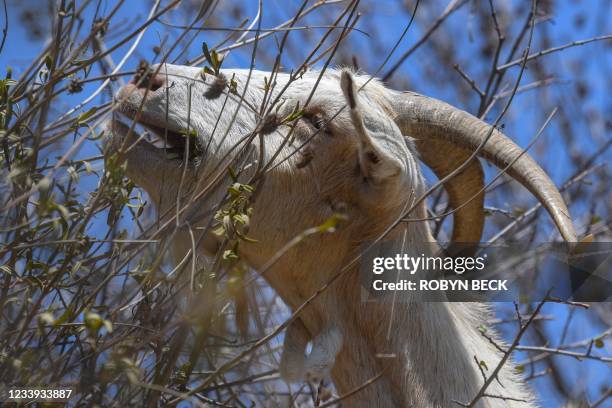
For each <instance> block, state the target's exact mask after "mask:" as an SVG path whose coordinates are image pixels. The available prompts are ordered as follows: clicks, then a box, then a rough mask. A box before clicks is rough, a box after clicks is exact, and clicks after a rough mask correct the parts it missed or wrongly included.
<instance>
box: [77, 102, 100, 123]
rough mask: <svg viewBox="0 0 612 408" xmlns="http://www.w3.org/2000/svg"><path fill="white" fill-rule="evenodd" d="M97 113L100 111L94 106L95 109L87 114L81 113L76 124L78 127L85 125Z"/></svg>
mask: <svg viewBox="0 0 612 408" xmlns="http://www.w3.org/2000/svg"><path fill="white" fill-rule="evenodd" d="M97 111H98V108H97V107H95V106H94V107H93V108H91V109H89V110H88V111H87V112H83V113H81V114H80V115H79V116H77V118H76V121H75V123H76V124H77V125H81V124H83V123H85V121H86V120H87V119H89V118H90V117H92V116H93V115H94V114H95V113H96V112H97Z"/></svg>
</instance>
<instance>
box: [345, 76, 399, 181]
mask: <svg viewBox="0 0 612 408" xmlns="http://www.w3.org/2000/svg"><path fill="white" fill-rule="evenodd" d="M340 87H341V88H342V93H343V94H344V98H345V99H346V103H347V105H348V108H349V109H350V115H351V120H352V122H353V126H354V127H355V130H356V133H357V149H358V156H359V168H360V170H361V174H362V176H363V178H364V179H365V180H367V181H370V182H372V183H373V184H379V183H382V182H386V181H389V180H390V179H393V178H397V177H398V176H399V175H400V173H401V164H400V163H398V161H397V159H396V158H394V157H392V156H390V155H389V154H388V153H386V152H385V150H384V149H381V148H380V147H379V146H377V143H376V142H375V140H374V139H373V138H372V137H371V135H370V133H369V132H368V130H367V129H366V128H365V126H364V124H363V116H362V113H361V111H362V107H361V104H360V103H359V95H358V93H357V89H356V88H355V83H354V81H353V76H352V75H351V73H350V72H349V71H347V70H344V71H342V74H341V76H340Z"/></svg>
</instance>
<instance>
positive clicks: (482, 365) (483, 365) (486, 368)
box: [478, 360, 489, 371]
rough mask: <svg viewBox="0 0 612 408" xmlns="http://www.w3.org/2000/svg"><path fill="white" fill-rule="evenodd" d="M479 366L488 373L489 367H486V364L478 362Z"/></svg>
mask: <svg viewBox="0 0 612 408" xmlns="http://www.w3.org/2000/svg"><path fill="white" fill-rule="evenodd" d="M478 364H480V366H481V367H483V368H484V369H485V370H487V371H489V367H488V366H487V363H485V361H484V360H480V363H478Z"/></svg>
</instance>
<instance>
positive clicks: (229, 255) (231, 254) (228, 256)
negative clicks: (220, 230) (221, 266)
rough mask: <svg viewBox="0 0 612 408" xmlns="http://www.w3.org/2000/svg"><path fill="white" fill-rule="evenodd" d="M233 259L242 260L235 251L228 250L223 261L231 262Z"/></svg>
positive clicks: (224, 252) (224, 253)
mask: <svg viewBox="0 0 612 408" xmlns="http://www.w3.org/2000/svg"><path fill="white" fill-rule="evenodd" d="M231 259H240V257H239V256H238V254H237V253H236V251H234V250H233V249H226V250H225V251H223V260H224V261H229V260H231Z"/></svg>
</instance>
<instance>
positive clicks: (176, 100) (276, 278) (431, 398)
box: [109, 65, 575, 408]
mask: <svg viewBox="0 0 612 408" xmlns="http://www.w3.org/2000/svg"><path fill="white" fill-rule="evenodd" d="M152 70H154V71H155V70H157V71H158V74H157V75H156V76H154V77H152V78H140V82H142V84H141V85H140V86H139V85H138V82H139V81H138V79H137V81H136V83H130V84H128V85H127V86H125V87H124V88H123V89H122V90H121V91H120V93H119V95H118V104H119V105H118V107H119V111H120V112H122V113H123V114H125V115H126V116H128V117H129V118H131V119H135V120H137V121H138V122H139V123H140V124H143V125H144V126H146V127H148V128H149V129H150V130H152V131H153V132H154V133H156V134H157V136H158V138H160V139H165V140H167V141H169V142H170V143H171V144H173V148H172V151H173V152H177V153H179V156H178V157H176V155H172V154H169V153H168V152H167V151H164V149H161V148H158V147H157V146H155V145H154V144H152V143H148V142H146V141H145V140H144V139H140V140H139V142H138V143H134V142H135V141H136V137H134V136H133V135H132V134H131V133H130V132H128V126H127V125H125V124H123V123H121V122H120V121H119V120H115V121H114V122H113V126H112V129H113V137H112V139H110V140H109V146H110V150H109V152H115V151H119V152H120V153H121V154H122V155H123V156H124V157H125V158H126V159H127V174H128V176H129V177H130V178H131V179H132V180H133V181H134V182H135V183H136V184H137V185H139V186H140V187H142V188H143V189H144V190H146V191H147V193H148V194H149V195H150V196H151V197H152V199H153V200H154V202H155V203H156V206H157V209H158V211H159V212H160V213H161V214H166V213H170V215H171V216H174V215H176V214H177V210H176V205H177V204H178V205H179V207H181V208H182V207H186V208H187V209H186V210H185V211H180V210H179V211H178V213H179V215H180V221H181V225H185V224H186V223H189V225H191V226H192V227H194V226H201V227H205V226H207V225H209V222H210V219H211V217H212V214H213V213H214V208H215V204H216V203H218V202H219V201H220V200H221V199H222V198H223V196H224V195H225V194H226V188H227V187H226V186H223V185H222V183H217V181H218V180H219V179H221V178H223V177H226V174H227V171H226V168H227V166H228V165H232V166H234V167H237V168H239V167H241V166H242V165H243V164H244V163H245V162H249V163H253V164H254V165H251V166H242V167H243V168H244V170H243V172H242V174H241V179H245V180H248V179H250V177H252V176H254V175H255V173H258V175H259V174H261V172H260V170H262V169H265V170H266V171H265V177H264V178H263V179H262V180H263V181H262V182H261V183H259V184H258V187H257V192H256V195H255V199H254V202H253V203H252V205H253V213H252V218H251V222H250V229H249V236H251V237H253V238H255V239H256V240H257V243H246V242H244V243H241V244H240V246H239V252H240V256H241V257H242V258H243V259H244V260H246V261H247V262H248V264H249V265H250V266H251V267H253V268H254V269H255V270H258V269H261V268H262V266H264V265H268V261H269V260H270V259H271V258H272V257H273V256H274V255H275V254H276V253H277V252H278V251H279V249H281V248H283V246H284V245H285V244H286V243H287V242H288V241H290V240H291V239H292V238H294V237H296V236H297V235H298V234H300V233H301V232H302V231H304V230H306V229H307V228H310V227H313V226H316V225H320V224H321V223H322V222H324V221H325V220H327V219H329V217H330V216H332V215H333V214H335V213H336V212H337V211H338V208H339V207H341V208H342V209H343V212H344V213H345V214H346V216H347V221H346V222H344V223H343V224H342V225H341V226H340V228H338V230H337V231H336V232H335V233H333V234H325V235H316V236H311V237H309V238H306V239H305V240H304V241H302V242H300V243H299V244H298V245H296V246H294V247H292V248H291V249H289V250H288V251H287V252H286V253H284V254H283V256H281V257H280V258H279V259H278V260H277V261H276V262H275V263H273V264H272V265H271V266H270V267H269V269H268V270H267V271H266V272H265V275H264V277H265V279H266V280H267V281H268V282H269V284H270V285H271V286H272V287H273V288H274V289H275V290H276V291H277V292H278V294H279V295H280V296H281V297H282V299H283V300H284V301H285V302H286V303H287V304H288V305H289V306H290V307H291V308H292V309H294V310H295V309H296V308H297V307H299V306H300V305H302V304H303V303H304V301H306V300H307V299H308V298H309V297H311V296H312V295H313V294H314V293H315V292H316V291H317V290H318V289H319V288H321V286H322V285H323V284H325V283H326V282H328V281H329V279H330V278H331V277H332V276H334V275H335V274H337V273H338V272H339V271H340V270H342V269H343V267H344V266H345V265H346V264H347V263H349V261H350V260H352V259H354V258H355V256H357V255H358V254H359V250H360V245H361V244H363V243H365V242H369V241H371V240H375V239H377V238H378V237H380V236H381V235H383V233H384V232H386V230H387V229H388V227H389V226H391V225H392V224H393V223H394V222H395V221H396V220H397V219H398V218H400V217H402V216H404V215H405V214H404V212H405V211H406V209H407V208H410V206H411V205H413V204H414V203H415V200H416V199H417V198H419V197H420V196H421V195H422V194H423V193H424V192H425V186H424V182H423V178H422V175H421V171H420V169H419V165H418V159H419V158H420V159H421V160H422V161H423V162H424V163H425V164H426V165H427V166H429V167H430V168H431V169H432V170H433V171H434V172H435V173H436V175H437V176H438V177H440V178H442V177H445V176H447V175H449V174H450V173H451V172H452V171H453V170H455V169H456V168H457V167H458V166H459V165H461V164H462V163H463V162H465V161H466V159H467V158H469V157H470V155H471V154H472V152H474V151H475V150H476V148H477V147H478V146H479V145H481V143H482V142H483V141H484V140H485V139H487V137H488V139H487V142H486V143H484V145H483V146H482V148H481V150H480V151H479V153H478V155H479V156H481V157H484V158H485V159H487V160H488V161H490V162H492V163H494V164H495V165H497V166H498V167H500V168H505V167H507V166H508V165H509V164H511V163H512V165H511V166H510V167H509V168H508V169H507V173H508V174H509V175H510V176H512V177H513V178H515V179H516V180H518V181H519V182H520V183H521V184H522V185H524V186H525V187H526V188H528V189H529V191H531V192H532V193H533V194H534V195H535V196H536V197H537V198H538V199H539V200H540V202H542V204H543V205H544V207H545V208H546V209H547V210H548V212H549V213H550V214H551V216H552V218H553V219H554V221H555V223H556V224H557V226H558V228H559V230H560V232H561V234H562V236H563V238H565V239H566V240H568V241H575V233H574V230H573V227H572V223H571V220H570V218H569V215H568V214H569V213H568V211H567V208H566V206H565V204H564V202H563V199H562V198H561V196H560V194H559V192H558V191H557V189H556V188H555V186H554V184H553V183H552V182H551V180H550V179H549V178H548V177H547V176H546V174H545V173H544V172H543V170H542V169H541V168H540V167H539V166H538V165H537V164H536V163H535V162H534V161H533V160H532V159H531V158H530V157H529V156H528V155H527V154H523V155H521V153H522V149H520V148H519V147H518V146H517V145H516V144H514V143H513V142H512V141H511V140H510V139H508V138H507V137H506V136H504V135H503V134H501V133H500V132H498V131H497V130H492V129H491V127H490V126H489V125H487V124H486V123H484V122H482V121H480V120H478V119H477V118H475V117H473V116H471V115H470V114H468V113H466V112H464V111H461V110H459V109H456V108H454V107H451V106H449V105H447V104H445V103H443V102H440V101H438V100H435V99H431V98H428V97H424V96H421V95H418V94H414V93H400V92H396V91H392V90H389V89H387V88H385V87H384V86H383V85H382V84H381V83H379V82H378V81H376V80H371V81H369V80H370V78H369V77H367V76H362V75H357V74H355V73H351V72H349V71H340V70H328V71H327V72H326V73H325V74H324V75H322V76H320V73H319V72H307V73H305V74H304V75H302V76H301V77H299V78H293V80H291V77H290V75H288V74H278V75H276V76H273V78H272V79H271V74H270V73H268V72H260V71H252V72H250V71H249V70H230V69H228V70H222V75H220V76H219V77H214V76H212V75H207V76H206V77H205V78H203V76H202V75H201V70H200V69H199V68H193V67H186V66H174V65H163V66H161V67H152ZM230 79H231V81H230ZM366 81H369V82H368V83H367V85H366V86H364V87H363V88H361V87H362V86H363V85H364V84H366ZM231 84H233V85H232V86H230V85H231ZM147 87H149V89H147ZM311 93H312V94H311ZM145 95H146V97H145ZM276 98H278V100H279V103H277V104H276V106H275V107H276V110H274V109H273V110H272V111H271V112H272V113H270V114H268V115H267V116H266V117H264V118H261V117H260V115H259V114H258V112H259V110H260V109H261V107H262V106H268V105H267V104H270V101H274V100H275V99H276ZM347 102H348V108H347V106H346V105H347ZM298 104H299V106H300V109H304V112H303V115H301V116H300V115H296V117H297V116H299V118H297V119H296V120H294V121H292V122H290V123H285V122H284V121H283V120H282V118H286V117H288V116H289V115H290V114H291V112H294V109H295V107H296V106H298ZM185 130H187V133H189V132H190V131H191V130H193V131H195V133H196V134H197V137H196V138H195V139H193V138H185V137H183V136H181V135H180V132H183V133H184V131H185ZM405 136H410V138H408V137H405ZM247 145H248V146H247ZM126 147H127V148H126ZM126 150H127V151H126ZM296 151H297V152H296ZM258 171H259V172H258ZM483 185H484V180H483V172H482V168H481V165H480V162H479V161H478V160H477V159H475V160H472V161H471V162H469V164H468V165H467V166H465V168H464V169H463V171H461V172H460V173H459V174H458V175H456V176H454V177H452V178H451V179H449V180H448V181H447V182H446V183H445V184H444V187H445V189H446V191H447V192H448V196H449V202H450V206H451V207H452V208H454V209H456V212H455V213H454V225H453V234H452V240H453V241H454V242H478V241H479V240H480V237H481V233H482V228H483V223H484V211H483V192H482V191H483V189H482V188H483ZM202 191H206V194H202V193H201V192H202ZM179 195H180V197H179V198H177V196H179ZM409 217H410V218H416V219H422V218H426V217H427V211H426V206H425V204H424V202H420V203H419V204H418V205H417V206H416V209H415V210H414V211H413V212H412V213H410V214H409ZM185 237H186V238H185ZM384 240H385V241H394V240H395V241H397V240H403V243H404V245H403V250H404V252H405V253H407V254H408V255H412V256H419V255H421V254H423V253H425V254H430V253H432V252H435V251H437V248H436V244H435V240H434V239H433V237H432V235H431V233H430V229H429V226H428V223H427V222H424V221H420V222H408V223H398V224H397V226H395V227H394V228H392V229H391V230H390V231H389V233H388V234H386V235H385V238H384ZM219 242H220V239H219V238H218V237H217V236H215V235H214V234H212V233H208V234H206V235H205V236H203V237H202V239H201V241H199V247H200V248H201V250H202V252H208V253H210V252H214V251H216V250H217V246H218V244H219ZM175 243H176V247H177V251H180V253H181V254H185V253H186V251H188V250H189V249H190V248H191V247H192V244H191V240H190V238H189V236H188V235H187V233H185V234H184V237H181V236H180V235H178V236H176V238H175ZM360 294H361V283H360V279H359V271H358V266H353V267H351V268H350V269H349V270H348V271H347V272H346V273H344V274H343V275H342V276H341V277H340V278H338V279H337V280H336V281H334V284H332V285H331V286H329V287H328V288H327V289H326V290H325V291H323V292H322V293H320V295H319V296H317V297H316V298H315V299H314V300H313V301H312V302H310V303H309V304H308V306H307V307H305V308H304V309H303V310H302V312H301V313H300V315H299V318H298V319H297V320H295V321H294V322H293V323H292V324H291V325H290V326H289V327H288V329H287V331H286V334H285V347H284V352H283V356H282V358H281V367H280V370H281V373H282V374H283V376H284V377H285V378H286V379H287V380H290V381H299V380H302V379H304V378H307V379H316V380H318V379H321V378H322V377H324V376H326V375H328V373H330V374H331V377H332V379H333V382H334V385H335V387H336V389H337V390H338V392H339V393H340V394H344V393H347V392H350V391H351V390H354V389H356V388H357V387H359V386H361V385H362V384H364V383H366V382H367V381H368V380H371V379H372V378H374V377H376V376H380V378H378V379H377V380H376V381H373V382H372V383H371V384H369V385H368V386H367V387H365V388H363V389H362V390H360V391H359V392H357V393H355V394H353V395H352V396H351V397H350V398H349V399H347V400H345V403H346V404H347V406H351V407H393V406H397V407H400V406H401V407H427V408H429V407H449V406H457V405H456V404H455V403H454V402H453V401H460V402H469V401H471V400H472V398H474V396H475V395H476V393H477V392H478V390H479V389H480V387H481V386H482V384H483V379H482V375H481V373H480V371H479V368H478V366H477V365H476V364H475V362H474V356H476V357H477V359H478V361H484V362H485V363H486V365H487V366H488V367H495V366H496V365H497V364H498V362H499V361H500V358H501V356H502V353H501V352H500V351H499V350H497V349H496V348H495V347H494V346H493V345H492V344H491V342H489V341H488V340H487V339H485V338H484V337H483V336H482V335H481V333H480V332H479V330H478V328H479V327H481V326H482V325H483V324H485V322H486V320H487V317H488V312H487V308H486V307H485V306H484V305H482V304H477V303H425V302H407V303H398V304H396V305H395V309H394V311H393V313H391V307H392V306H391V304H390V303H388V302H378V303H363V302H361V301H360V300H359V299H360ZM390 319H391V321H389V320H390ZM389 324H392V325H393V332H392V333H391V336H387V331H388V328H389ZM487 334H488V335H489V336H490V337H493V338H495V335H494V333H492V332H491V331H490V330H489V331H488V332H487ZM309 341H312V352H311V353H310V354H309V355H308V356H305V351H306V346H307V343H308V342H309ZM498 379H499V381H494V382H492V383H491V385H490V387H489V388H488V389H487V395H492V396H494V397H484V398H482V399H480V400H479V402H478V406H487V407H501V406H521V407H524V406H532V405H533V404H534V402H533V398H532V396H531V394H530V392H529V391H528V390H527V389H526V387H525V386H524V385H523V384H522V382H521V381H520V380H519V378H518V377H516V376H515V374H514V369H513V366H512V364H507V365H506V366H505V367H504V368H503V369H502V370H501V372H500V373H499V376H498ZM495 396H497V398H496V397H495ZM501 397H510V398H511V399H507V398H506V399H504V398H501Z"/></svg>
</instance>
